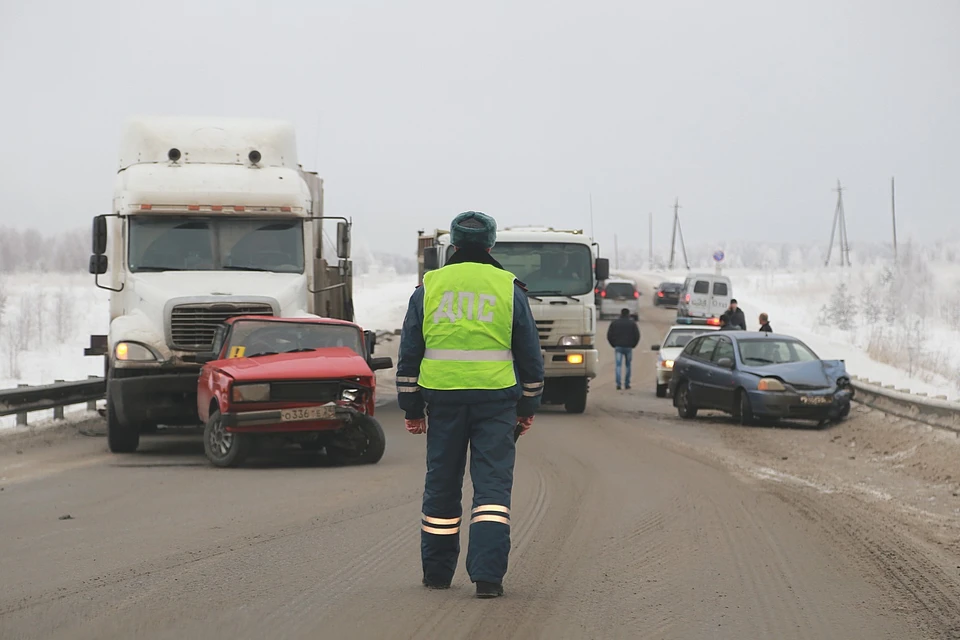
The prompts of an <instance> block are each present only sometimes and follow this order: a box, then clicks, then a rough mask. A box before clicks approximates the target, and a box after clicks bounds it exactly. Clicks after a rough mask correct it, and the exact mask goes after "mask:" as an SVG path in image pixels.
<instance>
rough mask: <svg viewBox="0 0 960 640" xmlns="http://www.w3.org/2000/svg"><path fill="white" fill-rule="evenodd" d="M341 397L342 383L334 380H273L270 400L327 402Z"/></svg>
mask: <svg viewBox="0 0 960 640" xmlns="http://www.w3.org/2000/svg"><path fill="white" fill-rule="evenodd" d="M339 399H340V383H339V382H337V381H333V382H328V381H324V382H301V381H297V382H293V381H291V382H273V383H271V384H270V400H272V401H274V402H319V403H322V404H326V403H327V402H333V401H335V400H339Z"/></svg>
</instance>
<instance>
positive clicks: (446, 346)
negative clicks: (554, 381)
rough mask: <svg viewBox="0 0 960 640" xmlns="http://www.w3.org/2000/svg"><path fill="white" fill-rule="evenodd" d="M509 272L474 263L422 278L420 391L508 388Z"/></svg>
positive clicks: (510, 366) (510, 379)
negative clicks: (422, 344) (422, 351)
mask: <svg viewBox="0 0 960 640" xmlns="http://www.w3.org/2000/svg"><path fill="white" fill-rule="evenodd" d="M514 280H515V277H514V275H513V274H512V273H510V272H508V271H504V270H502V269H498V268H496V267H494V266H492V265H488V264H479V263H475V262H464V263H460V264H452V265H448V266H446V267H443V268H442V269H438V270H436V271H429V272H427V273H426V274H425V275H424V277H423V339H424V344H425V347H426V350H425V352H424V356H423V361H422V362H421V363H420V381H419V384H420V386H421V387H423V388H424V389H435V390H438V391H452V390H459V389H491V390H492V389H507V388H510V387H513V386H515V385H516V384H517V377H516V374H515V372H514V369H513V351H512V350H511V345H512V341H513V295H514V286H515V285H514Z"/></svg>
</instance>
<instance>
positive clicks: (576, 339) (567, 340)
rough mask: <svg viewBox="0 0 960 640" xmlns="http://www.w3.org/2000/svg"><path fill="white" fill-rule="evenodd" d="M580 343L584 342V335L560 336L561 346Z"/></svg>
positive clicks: (572, 345)
mask: <svg viewBox="0 0 960 640" xmlns="http://www.w3.org/2000/svg"><path fill="white" fill-rule="evenodd" d="M580 344H583V339H582V336H563V337H562V338H560V346H562V347H576V346H579V345H580Z"/></svg>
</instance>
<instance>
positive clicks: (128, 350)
mask: <svg viewBox="0 0 960 640" xmlns="http://www.w3.org/2000/svg"><path fill="white" fill-rule="evenodd" d="M113 354H114V356H115V357H116V359H117V360H122V361H124V362H155V361H156V360H157V357H156V356H155V355H153V352H152V351H150V349H148V348H147V347H145V346H143V345H142V344H137V343H136V342H118V343H117V345H116V346H115V347H114V348H113Z"/></svg>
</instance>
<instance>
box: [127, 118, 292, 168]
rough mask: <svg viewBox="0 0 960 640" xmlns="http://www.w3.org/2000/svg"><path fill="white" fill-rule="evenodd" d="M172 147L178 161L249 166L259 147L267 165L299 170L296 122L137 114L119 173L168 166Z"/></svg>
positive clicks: (262, 162) (130, 125)
mask: <svg viewBox="0 0 960 640" xmlns="http://www.w3.org/2000/svg"><path fill="white" fill-rule="evenodd" d="M171 149H176V150H177V151H179V154H180V155H179V158H178V163H179V164H181V165H183V164H193V163H210V164H232V165H249V164H250V162H251V161H250V158H249V154H250V152H251V151H254V150H255V151H257V152H258V153H259V155H260V158H259V160H258V162H257V164H258V165H259V166H261V167H284V168H287V169H293V170H298V169H299V166H300V165H299V162H298V159H297V140H296V133H295V131H294V128H293V125H292V124H290V123H289V122H285V121H283V120H273V119H266V118H195V117H179V116H135V117H132V118H129V119H128V120H127V121H126V122H125V123H124V125H123V131H122V133H121V138H120V158H119V166H118V171H122V170H124V169H126V168H128V167H132V166H134V165H137V164H167V163H169V162H170V160H171V158H170V153H171V151H170V150H171Z"/></svg>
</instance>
